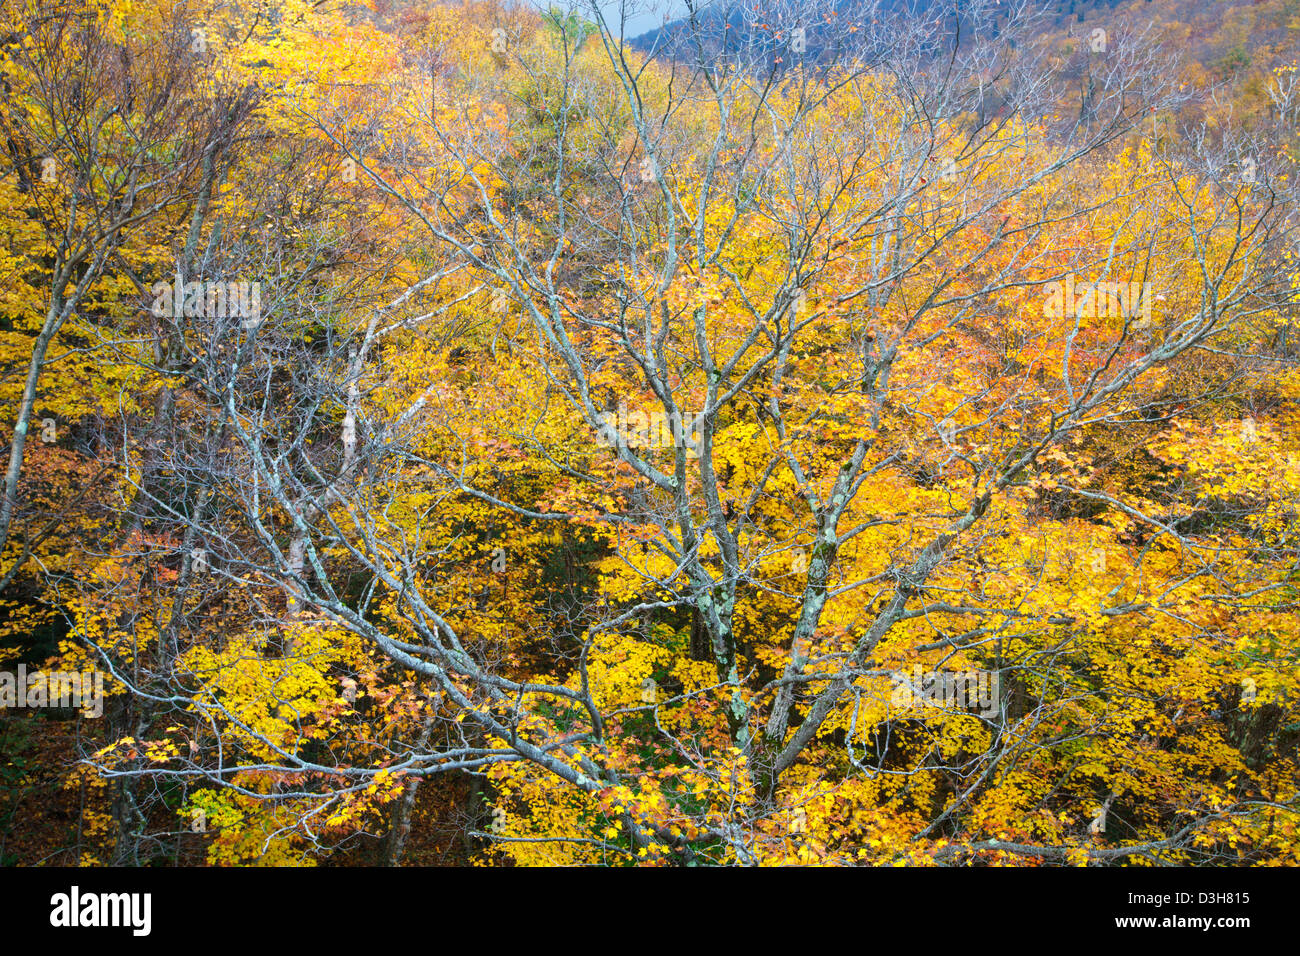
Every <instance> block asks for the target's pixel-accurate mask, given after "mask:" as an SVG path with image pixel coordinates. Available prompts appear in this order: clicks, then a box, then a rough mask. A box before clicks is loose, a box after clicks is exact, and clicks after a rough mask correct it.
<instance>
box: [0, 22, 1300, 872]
mask: <svg viewBox="0 0 1300 956" xmlns="http://www.w3.org/2000/svg"><path fill="white" fill-rule="evenodd" d="M615 7H617V5H616V4H606V3H602V4H579V5H577V6H574V7H572V8H569V7H564V8H561V7H559V6H555V7H550V8H549V9H538V8H535V7H534V6H531V5H526V4H511V3H505V2H498V0H467V2H465V3H460V2H451V3H402V2H396V0H369V2H365V3H343V2H334V0H325V2H309V0H217V2H198V0H183V2H173V0H151V2H148V3H142V2H135V0H0V83H2V84H3V94H4V95H3V99H2V100H0V136H3V141H4V151H3V155H0V276H3V281H0V450H2V451H3V460H2V461H0V468H2V469H3V479H2V480H3V485H2V486H0V864H11V865H12V864H35V863H39V862H50V861H52V862H59V863H65V864H73V865H83V866H93V865H119V866H121V865H148V864H155V865H202V864H208V865H234V866H251V865H273V866H284V865H303V866H312V865H319V864H328V865H352V864H373V863H379V864H386V865H400V864H417V865H420V864H422V865H432V864H448V863H452V864H462V865H465V864H470V865H483V866H492V865H520V866H533V865H629V864H640V865H689V864H693V865H717V864H727V865H733V864H734V865H782V864H818V865H871V866H875V865H901V864H906V865H926V866H929V865H1048V864H1056V865H1085V864H1094V865H1095V864H1116V865H1136V866H1149V865H1167V864H1232V865H1261V864H1270V865H1277V864H1290V865H1297V864H1300V839H1298V835H1297V825H1298V824H1300V766H1298V763H1297V761H1298V759H1300V758H1298V753H1300V669H1298V665H1300V659H1298V656H1297V655H1298V654H1300V627H1297V616H1296V614H1297V599H1298V595H1297V587H1298V586H1300V563H1298V562H1300V550H1298V546H1300V537H1298V535H1300V522H1298V509H1300V367H1298V366H1297V359H1298V358H1300V331H1297V329H1296V319H1297V296H1298V294H1300V293H1298V289H1300V286H1298V279H1300V241H1298V234H1297V229H1298V228H1300V221H1298V220H1297V213H1298V211H1300V207H1298V206H1297V187H1296V183H1297V177H1296V170H1295V164H1296V160H1297V158H1298V157H1300V153H1298V150H1300V80H1298V79H1297V76H1298V74H1297V72H1296V70H1297V60H1296V57H1297V39H1298V38H1300V4H1298V3H1297V2H1296V0H1270V2H1266V3H1254V4H1245V3H1242V4H1236V3H1227V2H1219V3H1213V4H1204V3H1202V4H1199V5H1197V4H1187V3H1183V2H1180V0H1169V2H1156V3H1138V2H1116V3H1099V2H1094V3H1082V2H1081V3H1073V2H1069V3H1047V2H1044V0H1036V2H1031V0H1012V2H1002V3H995V2H986V0H973V2H970V3H964V4H960V5H958V9H957V11H956V12H953V5H951V4H924V3H923V4H899V3H896V2H888V0H857V2H853V3H836V2H831V0H809V2H772V3H764V4H760V5H758V6H754V5H752V4H751V5H748V6H747V7H739V6H737V7H735V8H733V7H727V8H725V9H721V12H719V9H718V8H715V7H704V8H701V9H698V10H697V9H696V8H695V5H693V4H686V5H684V6H683V7H682V8H681V9H680V10H679V11H678V12H679V13H681V14H682V16H681V17H680V18H679V19H677V20H675V21H674V22H673V23H672V24H671V25H666V26H664V27H663V28H662V29H657V30H655V31H652V32H650V33H646V34H643V35H642V36H640V37H639V38H637V39H636V40H633V39H632V38H631V37H630V36H629V35H627V33H626V30H625V29H624V24H623V23H621V22H620V20H619V18H618V16H617V10H616V9H614V8H615ZM904 7H906V8H908V9H903V8H904ZM1192 8H1196V9H1195V10H1193V9H1192Z"/></svg>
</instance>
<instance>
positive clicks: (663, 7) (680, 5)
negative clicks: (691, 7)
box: [530, 0, 686, 38]
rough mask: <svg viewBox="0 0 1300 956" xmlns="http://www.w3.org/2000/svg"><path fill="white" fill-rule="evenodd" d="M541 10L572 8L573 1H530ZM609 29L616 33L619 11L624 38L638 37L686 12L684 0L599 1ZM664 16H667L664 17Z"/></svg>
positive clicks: (583, 0)
mask: <svg viewBox="0 0 1300 956" xmlns="http://www.w3.org/2000/svg"><path fill="white" fill-rule="evenodd" d="M530 2H531V3H532V4H533V5H534V6H536V7H538V8H539V9H541V10H545V9H547V7H549V6H551V5H552V4H554V5H555V6H559V7H566V6H573V5H574V0H530ZM599 3H600V8H601V10H602V11H603V12H604V14H605V17H606V20H607V22H608V23H609V26H610V29H612V30H613V31H614V32H615V33H617V32H618V21H619V11H620V10H623V11H624V16H625V17H626V24H627V25H626V27H625V28H624V36H626V37H629V38H630V37H635V36H640V35H641V34H642V33H645V32H646V31H647V30H650V29H653V28H654V27H657V26H660V25H661V24H663V23H664V22H665V21H666V20H675V19H677V18H678V17H679V16H681V15H682V14H683V13H685V12H686V4H685V3H684V0H599ZM577 5H578V6H580V7H588V6H589V5H590V0H579V2H578V4H577ZM665 14H667V16H666V17H665Z"/></svg>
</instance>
